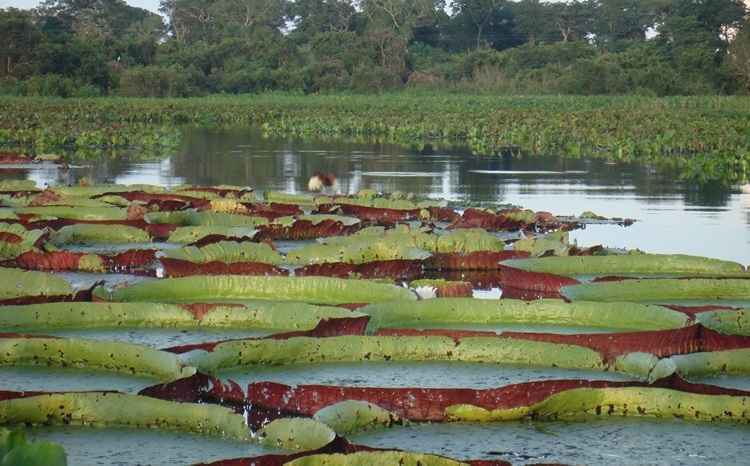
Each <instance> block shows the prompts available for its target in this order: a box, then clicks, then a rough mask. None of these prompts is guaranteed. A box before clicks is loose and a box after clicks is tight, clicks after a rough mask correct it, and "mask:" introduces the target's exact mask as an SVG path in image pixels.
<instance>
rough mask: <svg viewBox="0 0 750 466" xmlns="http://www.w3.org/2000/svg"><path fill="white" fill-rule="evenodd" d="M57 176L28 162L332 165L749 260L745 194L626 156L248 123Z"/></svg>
mask: <svg viewBox="0 0 750 466" xmlns="http://www.w3.org/2000/svg"><path fill="white" fill-rule="evenodd" d="M81 165H84V166H81V167H78V168H74V169H72V170H70V171H69V172H67V173H60V172H58V171H57V170H56V169H55V168H39V169H35V170H33V171H29V172H27V173H25V174H15V175H13V176H15V177H18V176H26V177H29V178H33V179H35V180H37V181H38V182H40V183H70V182H76V181H77V180H78V179H79V178H81V177H84V176H86V177H88V178H89V179H92V180H94V181H97V182H115V183H123V184H131V183H153V184H162V185H177V184H182V183H190V184H203V185H210V184H235V185H249V186H253V187H255V188H256V189H258V190H269V189H271V190H283V191H288V192H303V191H304V190H305V187H306V185H307V180H308V179H309V177H310V176H311V175H312V174H313V173H314V172H316V171H323V172H330V173H334V174H335V175H336V176H337V177H338V180H339V188H340V190H341V191H342V192H344V193H354V192H357V191H358V190H360V189H363V188H374V189H378V190H382V191H389V192H390V191H395V190H399V191H405V192H414V193H417V194H420V195H423V196H429V197H433V198H446V199H449V200H451V201H456V202H460V203H467V204H475V203H487V204H490V205H491V204H497V203H511V204H517V205H521V206H524V207H528V208H531V209H535V210H547V211H550V212H553V213H556V214H580V213H581V212H583V211H586V210H591V211H594V212H596V213H598V214H600V215H605V216H621V217H630V218H636V219H639V220H641V222H639V223H637V224H635V225H633V226H632V227H630V228H615V227H611V226H590V227H589V228H588V229H586V230H584V231H578V232H576V233H574V234H573V237H574V238H575V239H577V240H578V241H579V244H581V245H592V244H600V243H601V244H605V245H609V246H617V247H627V248H641V249H643V250H645V251H649V252H665V253H667V252H671V253H680V252H682V253H690V254H700V255H706V256H711V257H717V258H723V259H730V260H736V261H739V262H742V263H743V264H748V263H750V194H739V193H738V192H736V191H735V192H732V191H731V190H728V189H722V188H718V187H715V186H709V187H703V188H700V189H699V187H697V186H692V185H688V184H684V183H681V182H679V181H677V179H678V177H677V175H676V174H674V173H655V172H654V170H653V169H651V168H649V167H646V166H640V165H633V164H608V163H605V162H602V161H596V160H593V161H592V160H562V159H558V158H541V157H535V158H526V159H513V158H502V157H495V158H489V157H475V156H472V155H471V154H468V153H466V152H461V151H453V152H442V151H434V152H431V151H423V152H422V153H419V152H417V151H414V150H408V149H404V148H401V147H397V146H393V145H383V144H355V143H345V142H338V143H335V142H319V141H300V140H293V139H264V138H262V137H261V136H260V134H259V133H258V132H257V131H253V130H249V129H244V130H231V131H229V130H223V131H222V130H209V129H188V130H186V132H185V138H184V140H183V142H182V145H181V147H180V148H179V149H178V150H177V152H176V153H175V154H174V155H173V156H171V157H169V158H166V159H163V160H162V161H158V162H145V163H144V162H134V161H128V160H105V161H102V162H97V163H85V162H84V163H81Z"/></svg>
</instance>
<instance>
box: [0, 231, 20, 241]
mask: <svg viewBox="0 0 750 466" xmlns="http://www.w3.org/2000/svg"><path fill="white" fill-rule="evenodd" d="M0 241H3V242H6V243H10V244H18V243H20V242H21V241H23V238H21V237H20V236H18V235H16V234H14V233H9V232H7V231H0Z"/></svg>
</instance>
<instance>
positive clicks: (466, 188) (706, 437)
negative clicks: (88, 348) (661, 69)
mask: <svg viewBox="0 0 750 466" xmlns="http://www.w3.org/2000/svg"><path fill="white" fill-rule="evenodd" d="M316 171H322V172H327V173H333V174H335V175H336V176H337V178H338V189H339V190H340V191H341V192H342V193H354V192H357V191H358V190H360V189H364V188H370V189H376V190H380V191H387V192H392V191H403V192H413V193H415V194H418V195H420V196H426V197H430V198H445V199H448V200H450V201H453V202H456V203H459V204H464V205H487V206H492V205H500V204H515V205H520V206H523V207H528V208H531V209H534V210H546V211H550V212H552V213H555V214H563V215H569V214H580V213H581V212H583V211H587V210H590V211H594V212H596V213H597V214H600V215H604V216H618V217H628V218H634V219H637V220H638V222H637V223H635V224H634V225H633V226H631V227H628V228H625V227H619V226H614V225H606V226H589V227H588V228H586V229H585V230H579V231H576V232H574V233H573V234H572V238H573V239H575V240H576V241H578V243H579V245H581V246H589V245H594V244H604V245H606V246H613V247H626V248H640V249H642V250H644V251H648V252H656V253H688V254H697V255H704V256H710V257H715V258H722V259H728V260H735V261H738V262H741V263H743V264H748V263H750V195H749V194H740V193H739V192H738V191H736V190H735V191H732V190H731V189H726V188H720V187H698V186H692V185H689V184H685V183H682V182H680V181H679V177H678V176H677V174H675V173H665V172H656V171H655V170H653V169H652V168H650V167H647V166H642V165H636V164H610V163H606V162H603V161H601V160H565V159H560V158H555V157H534V158H513V157H494V158H489V157H477V156H473V155H471V154H469V153H468V152H467V151H465V150H460V149H452V150H445V151H443V150H431V149H429V148H428V149H426V150H420V151H417V150H410V149H405V148H402V147H398V146H394V145H388V144H376V143H355V142H347V141H338V142H331V141H314V140H299V139H289V138H264V137H262V136H261V134H260V133H259V132H258V131H255V130H252V129H235V130H217V129H206V128H191V129H186V130H185V134H184V138H183V141H182V143H181V145H180V147H179V148H178V149H177V150H176V151H175V153H174V154H168V156H166V157H165V158H163V159H161V160H157V161H147V162H144V161H140V160H137V158H128V157H123V158H118V159H112V158H106V159H104V160H102V161H97V162H86V161H79V162H76V163H75V164H74V165H73V167H71V168H70V169H69V170H67V171H60V170H58V169H57V168H55V167H52V166H38V167H35V168H33V169H28V170H26V169H24V170H21V171H16V172H14V173H13V174H12V175H10V176H12V177H16V178H18V177H26V178H31V179H34V180H36V181H37V182H38V183H40V184H45V183H49V184H60V183H77V182H78V181H79V180H80V179H82V178H84V177H85V178H87V179H89V180H91V181H93V182H97V183H122V184H132V183H150V184H160V185H167V186H173V185H179V184H198V185H215V184H233V185H246V186H252V187H254V188H256V189H257V190H282V191H287V192H304V191H305V187H306V185H307V180H308V179H309V177H310V176H311V175H312V174H313V173H315V172H316ZM307 369H308V370H309V371H312V372H306V371H305V370H299V368H297V369H295V368H289V370H288V371H284V370H283V369H269V370H265V369H264V370H261V371H257V372H254V373H253V374H245V375H244V376H243V375H242V374H231V375H232V376H233V377H234V378H236V379H238V380H241V381H242V382H243V383H246V382H248V381H255V380H260V379H270V380H278V381H284V382H287V383H305V382H306V383H346V381H347V380H349V379H356V381H360V379H361V380H362V383H364V384H371V383H375V382H377V380H378V377H382V379H383V380H382V382H383V384H382V385H387V386H403V384H407V385H408V384H414V383H415V382H414V380H421V379H424V378H425V377H426V378H427V379H429V380H430V381H431V386H433V385H440V377H441V376H440V374H441V372H440V371H441V370H444V371H454V372H455V374H456V376H457V377H458V378H459V379H460V380H461V381H463V382H466V383H465V384H467V385H475V386H477V387H483V386H485V385H486V384H489V385H493V384H492V383H491V382H492V381H493V380H500V379H502V378H503V377H511V378H513V380H516V378H519V377H520V378H524V377H528V378H546V376H544V375H539V374H536V375H535V373H534V372H533V371H527V372H528V373H526V374H520V372H519V374H520V375H519V374H516V373H515V372H514V371H512V370H510V371H508V370H507V369H506V370H504V372H503V371H500V372H498V371H497V369H493V368H492V367H491V366H487V368H486V369H485V368H481V367H480V368H477V367H469V366H466V367H460V368H457V367H454V368H451V367H450V366H448V365H444V366H441V365H440V364H433V365H429V367H426V369H425V371H426V372H425V373H424V374H422V375H420V374H419V368H418V367H416V366H409V368H405V367H404V368H400V367H397V366H393V367H391V366H387V365H382V367H376V368H374V369H375V370H372V371H370V370H369V369H366V368H365V367H353V368H351V370H349V369H347V367H346V366H340V367H330V366H329V367H325V366H321V367H320V368H307ZM399 369H403V370H404V371H405V372H403V373H404V374H406V375H408V377H402V376H400V375H399ZM519 371H521V370H520V369H519ZM483 372H484V375H483ZM557 372H560V371H557ZM10 374H11V372H7V373H6V376H10ZM34 374H35V373H34V372H33V371H31V372H23V371H22V373H18V374H15V375H13V377H14V378H15V379H14V380H22V381H24V380H27V381H28V383H29V384H31V385H34V384H35V383H37V382H42V383H46V382H45V381H50V383H52V382H51V381H52V380H53V379H55V378H56V375H55V374H50V375H49V376H43V375H39V373H38V372H37V373H36V375H34ZM306 374H308V375H309V376H310V377H309V380H308V377H307V375H306ZM537 375H538V377H537ZM547 375H555V376H560V375H559V374H557V373H555V374H547ZM571 376H574V375H571ZM578 376H580V375H578ZM602 376H603V375H602V374H600V375H599V377H602ZM58 380H63V379H58ZM64 381H65V383H66V384H68V383H69V384H70V386H68V385H65V387H66V388H69V389H76V388H79V389H80V388H83V387H77V386H76V383H77V381H76V380H75V379H69V378H66V379H64ZM99 382H101V383H110V382H111V383H112V384H113V385H117V386H118V388H120V389H128V388H129V386H124V385H121V384H124V383H125V382H122V381H119V380H114V379H113V380H111V381H110V380H109V379H101V380H99ZM463 382H462V383H463ZM19 383H20V382H19ZM24 383H25V382H24ZM81 383H85V384H86V385H87V386H89V387H96V388H101V387H99V385H97V384H96V383H94V381H93V380H92V381H91V382H89V381H87V379H86V378H82V379H81ZM127 383H132V384H133V387H138V386H139V385H140V384H141V383H142V382H141V381H140V380H135V381H130V382H127ZM89 384H90V385H89ZM118 384H120V385H118ZM356 384H359V382H357V383H356ZM449 385H450V384H449ZM495 385H496V384H495ZM746 385H747V383H746V380H745V381H742V382H741V383H740V386H742V387H745V386H746ZM446 386H447V385H446ZM39 388H43V387H39ZM133 389H135V388H133ZM31 435H32V437H34V438H40V439H49V440H54V441H58V442H60V443H62V444H63V445H64V446H65V447H66V449H67V451H68V454H69V464H71V465H83V466H88V465H99V464H102V465H109V464H121V465H147V464H148V465H150V464H154V465H156V464H189V463H193V462H198V461H207V460H216V459H220V458H227V457H237V456H248V455H257V454H262V453H264V452H265V451H264V450H262V449H260V448H259V447H257V446H248V445H244V444H238V443H236V442H226V441H219V440H209V439H200V438H199V437H195V436H191V435H186V434H169V433H157V432H136V431H121V430H116V429H103V430H97V429H79V428H76V429H69V428H44V429H36V430H33V431H32V433H31ZM352 440H354V441H356V442H358V443H363V444H367V445H371V446H377V447H395V448H403V449H410V450H417V451H426V452H432V453H437V454H444V455H449V456H454V457H458V458H489V459H496V458H502V459H505V460H509V461H512V462H514V464H524V463H535V462H566V463H571V464H591V465H593V464H633V465H642V464H690V465H703V464H706V465H708V464H724V465H730V464H738V465H739V464H747V456H746V454H745V453H744V452H745V451H747V449H748V448H750V428H748V427H746V426H736V425H727V424H709V423H690V422H685V421H681V420H670V421H650V420H643V419H638V420H632V419H627V420H615V419H612V420H602V421H595V422H589V423H560V422H555V423H509V424H495V425H471V424H466V425H462V424H460V425H412V426H405V427H400V428H394V429H391V430H387V431H379V432H372V433H366V434H362V435H358V436H357V437H354V438H353V439H352Z"/></svg>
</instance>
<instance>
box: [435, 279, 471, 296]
mask: <svg viewBox="0 0 750 466" xmlns="http://www.w3.org/2000/svg"><path fill="white" fill-rule="evenodd" d="M473 294H474V287H473V286H472V284H471V283H469V282H446V283H441V284H439V285H437V286H436V287H435V296H437V297H438V298H471V297H472V296H473Z"/></svg>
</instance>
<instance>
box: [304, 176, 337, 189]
mask: <svg viewBox="0 0 750 466" xmlns="http://www.w3.org/2000/svg"><path fill="white" fill-rule="evenodd" d="M307 189H308V190H310V191H313V192H318V191H320V192H323V193H325V194H335V191H336V177H335V176H334V175H332V174H330V173H321V172H315V173H314V174H313V176H311V177H310V181H308V182H307Z"/></svg>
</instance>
